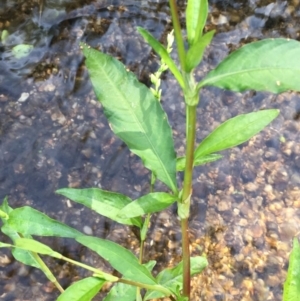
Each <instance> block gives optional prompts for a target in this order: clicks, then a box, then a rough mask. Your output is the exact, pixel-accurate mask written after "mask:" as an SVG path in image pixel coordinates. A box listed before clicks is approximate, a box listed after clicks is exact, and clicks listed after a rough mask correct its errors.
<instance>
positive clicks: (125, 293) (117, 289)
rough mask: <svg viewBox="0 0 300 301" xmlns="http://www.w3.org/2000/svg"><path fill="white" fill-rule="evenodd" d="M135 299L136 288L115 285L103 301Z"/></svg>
mask: <svg viewBox="0 0 300 301" xmlns="http://www.w3.org/2000/svg"><path fill="white" fill-rule="evenodd" d="M135 297H136V287H135V286H132V285H128V284H124V283H115V284H114V286H113V287H112V288H111V290H110V291H109V293H108V294H107V296H106V297H105V298H104V299H103V301H135Z"/></svg>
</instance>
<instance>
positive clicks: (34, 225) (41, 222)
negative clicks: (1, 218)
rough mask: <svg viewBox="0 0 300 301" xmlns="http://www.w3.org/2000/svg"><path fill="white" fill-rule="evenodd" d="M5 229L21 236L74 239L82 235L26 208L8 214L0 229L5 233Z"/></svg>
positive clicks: (40, 213)
mask: <svg viewBox="0 0 300 301" xmlns="http://www.w3.org/2000/svg"><path fill="white" fill-rule="evenodd" d="M7 228H10V229H13V230H14V231H16V232H18V233H20V234H22V235H23V236H27V235H39V236H56V237H69V238H75V237H76V236H78V235H82V233H80V232H79V231H77V230H75V229H73V228H71V227H69V226H67V225H65V224H63V223H60V222H58V221H56V220H54V219H52V218H50V217H49V216H47V215H46V214H44V213H42V212H39V211H37V210H35V209H33V208H31V207H27V206H25V207H21V208H17V209H14V210H13V211H12V212H11V213H10V214H9V219H8V220H7V222H6V223H5V224H4V226H3V227H2V229H3V230H4V231H5V230H6V229H7Z"/></svg>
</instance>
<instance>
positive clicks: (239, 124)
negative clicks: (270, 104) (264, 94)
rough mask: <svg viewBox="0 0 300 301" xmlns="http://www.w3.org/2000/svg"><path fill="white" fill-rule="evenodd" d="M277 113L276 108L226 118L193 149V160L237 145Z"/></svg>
mask: <svg viewBox="0 0 300 301" xmlns="http://www.w3.org/2000/svg"><path fill="white" fill-rule="evenodd" d="M278 114H279V111H278V110H275V109H273V110H264V111H258V112H253V113H249V114H242V115H239V116H236V117H234V118H231V119H228V120H227V121H225V122H224V123H222V124H221V125H220V126H219V127H217V128H216V129H215V130H214V131H213V132H212V133H210V134H209V135H208V136H207V137H206V138H204V139H203V141H202V142H201V143H200V145H199V146H198V147H197V148H196V151H195V160H197V159H199V158H201V157H203V156H207V155H209V154H212V153H216V152H219V151H222V150H225V149H228V148H231V147H234V146H237V145H239V144H241V143H243V142H245V141H247V140H249V139H250V138H251V137H253V136H254V135H256V134H257V133H258V132H260V131H261V130H262V129H263V128H264V127H265V126H266V125H268V124H269V123H270V122H271V121H272V120H273V119H275V118H276V117H277V116H278Z"/></svg>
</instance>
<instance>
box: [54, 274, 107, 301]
mask: <svg viewBox="0 0 300 301" xmlns="http://www.w3.org/2000/svg"><path fill="white" fill-rule="evenodd" d="M104 283H105V280H103V279H99V278H96V277H88V278H85V279H82V280H79V281H77V282H75V283H73V284H72V285H71V286H69V287H68V288H67V289H66V290H65V291H64V292H63V293H62V294H61V295H60V296H59V297H58V298H57V300H56V301H91V300H92V298H93V297H95V296H96V295H97V294H98V292H99V291H100V289H101V288H102V286H103V285H104Z"/></svg>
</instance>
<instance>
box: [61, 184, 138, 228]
mask: <svg viewBox="0 0 300 301" xmlns="http://www.w3.org/2000/svg"><path fill="white" fill-rule="evenodd" d="M56 193H58V194H61V195H63V196H65V197H67V198H69V199H70V200H72V201H74V202H77V203H79V204H82V205H84V206H86V207H87V208H90V209H92V210H94V211H95V212H97V213H99V214H101V215H103V216H106V217H108V218H110V219H112V220H114V221H116V222H118V223H121V224H125V225H135V226H137V227H139V228H141V227H142V218H141V217H140V216H137V217H135V218H122V217H120V216H119V213H120V211H121V209H122V208H124V207H125V206H126V205H128V204H131V203H132V200H131V199H130V198H129V197H127V196H125V195H123V194H121V193H116V192H111V191H106V190H102V189H99V188H86V189H75V188H63V189H59V190H57V191H56Z"/></svg>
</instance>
